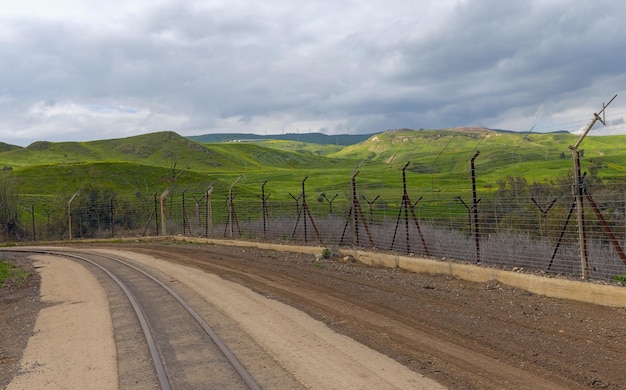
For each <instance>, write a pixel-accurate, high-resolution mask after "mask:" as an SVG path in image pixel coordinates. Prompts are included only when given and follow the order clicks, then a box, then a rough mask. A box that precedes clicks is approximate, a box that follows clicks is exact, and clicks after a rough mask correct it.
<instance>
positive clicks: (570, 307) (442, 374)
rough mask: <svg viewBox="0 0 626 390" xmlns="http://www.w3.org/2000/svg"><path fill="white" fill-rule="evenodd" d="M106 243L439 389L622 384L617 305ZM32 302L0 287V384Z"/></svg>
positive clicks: (346, 265)
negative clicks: (311, 322) (211, 280)
mask: <svg viewBox="0 0 626 390" xmlns="http://www.w3.org/2000/svg"><path fill="white" fill-rule="evenodd" d="M99 246H100V247H102V245H99ZM111 247H113V248H115V249H121V250H132V251H134V252H138V253H143V254H149V255H150V256H154V257H157V258H161V259H164V260H167V261H171V262H175V263H180V264H184V265H187V266H191V267H195V268H199V269H202V270H203V271H205V272H208V273H213V274H216V275H219V276H221V277H222V278H225V279H227V280H231V281H234V282H236V283H239V284H242V285H245V286H247V287H249V288H251V289H253V290H254V291H256V292H259V293H261V294H262V295H264V296H266V297H269V298H272V299H275V300H278V301H281V302H284V303H287V304H289V305H291V306H293V307H296V308H298V309H300V310H303V311H305V312H306V313H308V314H310V315H311V316H313V317H314V318H317V319H319V320H321V321H323V322H324V323H325V324H326V325H328V326H329V327H331V328H332V329H334V330H335V331H337V332H338V333H340V334H344V335H347V336H349V337H351V338H353V339H354V340H356V341H358V342H360V343H362V344H364V345H366V346H369V347H370V348H372V349H374V350H376V351H378V352H380V353H383V354H385V355H387V356H390V357H391V358H393V359H395V360H396V361H398V362H400V363H401V364H403V365H404V366H406V367H409V368H411V369H412V370H414V371H416V372H419V373H421V374H424V375H426V376H428V377H430V378H432V379H434V380H436V381H437V382H439V383H442V384H444V385H446V386H448V387H449V388H454V389H501V388H516V389H521V388H528V389H531V388H532V389H537V388H559V387H560V388H569V389H585V388H602V389H623V388H626V375H624V371H623V361H624V352H623V340H626V327H625V326H624V324H626V308H610V307H602V306H596V305H591V304H583V303H577V302H571V301H566V300H559V299H552V298H546V297H542V296H538V295H533V294H530V293H528V292H525V291H522V290H517V289H513V288H509V287H506V286H502V285H499V284H497V283H470V282H464V281H460V280H456V279H454V278H450V277H443V276H427V275H418V274H413V273H409V272H404V271H402V270H398V269H382V268H374V267H366V266H363V265H360V264H357V263H354V262H345V261H342V259H339V258H331V259H315V257H314V256H312V255H306V254H298V253H292V252H275V251H268V250H260V249H254V248H238V247H225V246H217V245H198V244H174V243H167V244H162V243H161V244H132V245H126V244H125V245H116V246H109V248H111ZM41 305H42V304H41V303H40V302H39V300H38V290H37V278H36V275H35V276H33V277H32V279H31V281H30V282H29V283H27V284H25V285H23V286H18V287H15V286H14V287H9V288H3V289H0V314H2V316H1V317H0V318H1V319H0V321H2V322H0V326H1V328H0V363H1V364H0V375H1V376H0V386H2V385H4V384H6V383H7V382H8V380H9V379H10V378H11V376H12V375H13V373H14V370H15V364H17V362H18V361H19V355H20V350H21V348H23V347H24V344H25V340H26V338H27V337H28V336H29V335H30V333H32V326H33V325H32V324H33V322H34V319H35V314H36V312H37V311H38V310H39V309H40V308H41ZM16 324H20V326H16ZM20 340H21V341H20Z"/></svg>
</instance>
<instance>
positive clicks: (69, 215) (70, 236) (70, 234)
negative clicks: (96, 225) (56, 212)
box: [67, 191, 78, 240]
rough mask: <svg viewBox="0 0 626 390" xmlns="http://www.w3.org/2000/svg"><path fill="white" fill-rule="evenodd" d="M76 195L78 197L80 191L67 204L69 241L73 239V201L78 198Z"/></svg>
mask: <svg viewBox="0 0 626 390" xmlns="http://www.w3.org/2000/svg"><path fill="white" fill-rule="evenodd" d="M76 195H78V191H76V192H75V193H74V195H72V197H71V198H70V200H69V201H68V202H67V222H68V226H69V228H68V234H69V239H70V240H71V239H72V201H73V200H74V198H76Z"/></svg>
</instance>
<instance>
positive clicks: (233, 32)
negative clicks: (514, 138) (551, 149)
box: [0, 0, 626, 145]
mask: <svg viewBox="0 0 626 390" xmlns="http://www.w3.org/2000/svg"><path fill="white" fill-rule="evenodd" d="M1 3H3V4H2V7H0V45H1V46H2V48H3V49H2V51H0V118H1V119H0V134H1V136H0V141H2V142H6V143H12V144H17V145H28V144H29V143H31V142H34V141H37V140H49V141H82V140H92V139H105V138H119V137H126V136H130V135H136V134H143V133H150V132H155V131H161V130H172V131H176V132H178V133H180V134H183V135H197V134H205V133H212V132H253V133H260V134H263V133H267V134H273V133H274V134H275V133H283V132H296V131H297V132H311V131H315V132H317V131H321V132H325V133H327V134H336V133H353V134H354V133H371V132H378V131H383V130H386V129H391V128H400V127H408V128H416V129H417V128H434V129H438V128H447V127H456V126H484V127H489V128H503V129H509V130H517V131H528V130H529V129H530V128H531V127H532V126H533V125H536V127H535V130H534V131H556V130H569V131H575V130H577V129H578V128H580V127H584V126H585V125H586V124H587V123H588V122H589V121H590V120H591V118H592V115H593V112H597V111H598V110H599V109H600V108H601V107H602V102H603V101H608V100H609V99H610V98H611V97H613V95H615V94H620V93H622V92H623V90H624V85H626V70H625V69H624V67H623V66H622V64H623V63H624V57H625V56H626V40H624V39H623V33H622V31H621V30H622V29H621V26H622V20H624V19H625V18H626V3H622V2H616V1H608V0H600V1H593V2H589V1H582V0H574V1H565V0H548V1H546V0H528V1H518V2H502V1H498V0H437V1H430V0H424V1H419V2H411V1H401V0H389V1H386V2H384V3H382V2H379V1H369V0H361V1H349V0H345V1H325V0H323V1H316V2H304V3H302V2H285V1H267V2H254V1H244V0H229V1H185V2H178V1H173V0H161V1H131V2H128V1H118V0H112V1H109V2H95V1H90V0H89V1H72V0H64V1H56V0H55V1H52V2H50V1H29V2H22V3H27V4H21V3H20V2H9V1H4V0H2V1H1ZM625 108H626V96H623V97H622V96H618V98H617V99H616V100H615V101H614V102H613V103H612V104H611V106H610V108H609V109H608V110H607V126H605V127H603V126H599V125H597V126H599V127H597V128H595V127H594V130H593V131H592V134H593V133H598V134H600V133H621V132H624V130H625V128H626V126H624V119H623V118H624V111H626V110H625Z"/></svg>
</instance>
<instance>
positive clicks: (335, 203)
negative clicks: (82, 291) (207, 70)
mask: <svg viewBox="0 0 626 390" xmlns="http://www.w3.org/2000/svg"><path fill="white" fill-rule="evenodd" d="M478 161H479V156H478V153H476V154H475V156H474V157H473V159H472V163H473V162H478ZM409 164H410V163H409V162H407V163H406V165H405V166H404V167H403V168H402V169H401V170H400V171H395V172H393V173H394V174H395V175H402V182H401V183H402V186H401V188H397V189H395V188H394V190H393V191H391V189H390V188H389V186H391V185H392V184H390V183H381V182H377V181H374V180H364V183H363V184H360V183H359V182H358V181H357V180H356V179H357V175H358V173H359V170H355V171H354V172H353V174H352V175H351V177H350V178H346V180H345V184H344V185H342V186H341V187H342V188H340V189H339V188H338V187H335V188H320V187H317V186H315V183H312V182H310V181H311V180H310V179H309V177H308V176H307V177H305V178H304V179H303V180H302V181H301V183H300V184H301V193H299V194H291V193H290V194H289V195H290V196H291V199H286V197H285V194H282V195H283V196H282V199H272V197H271V196H270V195H275V194H276V189H274V190H273V191H272V192H266V188H267V187H270V186H271V183H272V182H271V180H269V179H268V180H265V181H264V182H263V183H259V190H258V194H250V193H246V192H245V191H242V193H241V194H239V193H238V187H237V185H236V184H237V181H238V180H239V179H237V181H235V182H234V183H232V185H231V186H230V187H229V188H228V193H221V194H220V193H216V192H215V191H214V190H213V188H212V186H211V187H209V189H208V190H203V191H202V192H199V191H198V192H193V191H191V190H189V189H183V190H179V191H178V192H177V193H174V194H171V193H169V189H167V190H164V191H163V192H158V191H157V192H155V193H153V194H151V195H150V196H142V197H139V196H137V195H134V196H130V195H129V196H122V195H118V194H115V193H113V192H110V191H101V190H97V189H92V190H91V192H80V191H79V192H77V193H73V194H70V195H68V196H67V197H66V198H65V199H66V200H64V201H62V202H57V203H56V204H54V205H53V206H51V205H48V206H38V205H37V204H35V203H32V202H29V204H27V205H26V204H24V205H23V208H24V209H27V211H28V213H27V215H28V216H29V217H30V218H31V221H28V222H27V221H22V225H23V226H22V234H21V236H20V237H21V239H22V240H24V241H30V240H59V239H69V238H72V239H80V238H115V237H139V236H162V235H181V236H190V237H209V238H235V239H246V240H267V241H274V242H297V243H305V244H310V245H321V246H325V247H353V248H364V249H372V250H377V251H384V252H397V253H399V254H408V255H415V256H425V257H429V258H434V259H440V260H446V261H460V262H469V263H480V264H483V265H485V266H490V267H498V268H505V269H524V270H528V271H536V272H541V273H545V274H561V275H567V276H570V277H577V278H579V277H583V278H589V279H596V280H607V281H608V280H613V279H614V277H615V276H616V275H623V274H624V270H625V269H626V259H625V256H624V252H623V248H625V247H626V195H625V194H626V186H625V185H623V184H620V183H609V184H604V183H599V182H594V181H592V180H591V178H585V177H584V176H583V177H581V179H582V181H581V184H580V185H581V188H582V194H583V200H584V204H585V206H586V207H585V208H584V210H582V217H583V221H584V227H583V229H582V230H583V231H584V235H582V236H581V235H579V227H578V224H577V221H576V218H575V213H576V201H577V195H578V191H576V187H575V186H574V185H573V184H572V183H567V182H552V183H541V184H538V183H531V184H529V183H527V182H526V181H525V179H523V178H515V177H506V178H503V179H501V180H498V183H497V188H495V189H491V191H489V192H488V193H482V195H481V197H480V198H478V197H477V195H476V193H475V176H476V175H479V173H476V172H474V170H473V169H472V173H471V175H472V177H470V178H466V190H465V192H464V194H465V195H461V196H459V195H456V194H455V193H442V192H430V191H428V190H426V191H421V189H420V188H412V187H411V186H407V184H406V178H405V175H406V174H407V167H409ZM472 165H473V164H472ZM408 173H409V174H411V172H408ZM307 179H308V181H307ZM369 179H371V178H369ZM562 181H565V180H562ZM393 183H394V184H393V185H395V183H397V180H394V181H393ZM307 185H309V187H310V188H308V187H307ZM393 192H396V194H395V195H393ZM327 194H337V195H333V196H331V197H329V196H328V195H327ZM239 195H241V196H240V197H239ZM412 198H413V199H412ZM464 198H465V200H464ZM331 199H332V200H331ZM360 199H362V200H365V199H371V201H368V202H367V206H368V207H365V208H364V207H362V206H361V202H360ZM470 199H471V200H470ZM4 238H5V239H6V238H7V237H4ZM581 240H583V241H581ZM581 247H582V248H584V251H585V260H586V263H587V264H586V265H584V264H583V265H581V255H580V254H581V249H580V248H581ZM583 267H586V268H583Z"/></svg>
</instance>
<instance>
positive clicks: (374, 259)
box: [63, 236, 626, 307]
mask: <svg viewBox="0 0 626 390" xmlns="http://www.w3.org/2000/svg"><path fill="white" fill-rule="evenodd" d="M163 240H176V241H183V242H195V243H199V244H214V245H231V246H239V247H253V248H259V249H270V250H275V251H285V252H296V253H306V254H310V255H313V256H317V255H321V254H322V251H323V250H324V248H325V247H323V246H301V245H283V244H273V243H265V242H254V241H239V240H226V239H211V238H197V237H185V236H167V237H163V236H161V237H135V238H124V239H122V241H163ZM105 241H107V240H85V241H80V242H105ZM116 241H119V239H117V240H116ZM69 243H71V241H64V242H63V244H64V245H67V244H69ZM337 252H338V253H340V254H341V255H342V256H348V255H349V256H352V257H353V258H354V259H355V260H356V261H359V262H361V263H363V264H366V265H371V266H377V267H387V268H401V269H404V270H407V271H410V272H415V273H421V274H428V275H448V276H453V277H455V278H457V279H461V280H467V281H470V282H477V283H486V282H489V281H497V282H499V283H502V284H504V285H507V286H511V287H515V288H519V289H522V290H525V291H528V292H531V293H533V294H538V295H542V296H546V297H551V298H561V299H569V300H573V301H578V302H585V303H591V304H595V305H601V306H610V307H626V288H624V287H619V286H615V285H603V284H595V283H591V282H583V281H576V280H569V279H558V278H549V277H544V276H537V275H532V274H526V273H520V272H514V271H505V270H499V269H495V268H487V267H480V266H477V265H472V264H462V263H455V262H451V261H445V260H433V259H426V258H420V257H412V256H401V255H395V254H388V253H377V252H370V251H364V250H353V249H340V250H338V251H337Z"/></svg>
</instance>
